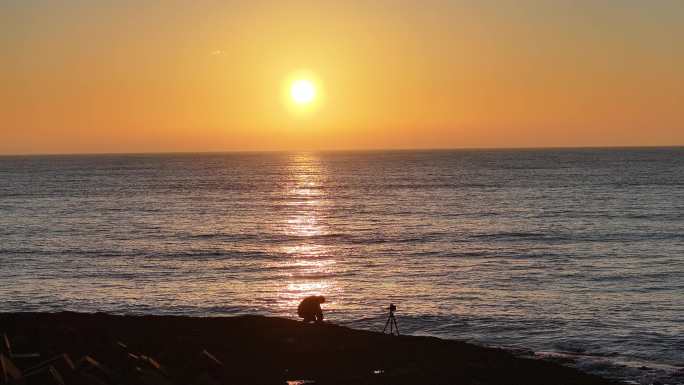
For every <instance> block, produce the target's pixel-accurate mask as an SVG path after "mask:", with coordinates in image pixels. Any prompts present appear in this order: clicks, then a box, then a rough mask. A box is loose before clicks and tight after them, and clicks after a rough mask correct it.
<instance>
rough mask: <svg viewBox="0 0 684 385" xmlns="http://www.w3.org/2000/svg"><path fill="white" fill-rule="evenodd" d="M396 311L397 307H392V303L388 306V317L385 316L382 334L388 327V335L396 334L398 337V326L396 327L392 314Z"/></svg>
mask: <svg viewBox="0 0 684 385" xmlns="http://www.w3.org/2000/svg"><path fill="white" fill-rule="evenodd" d="M396 310H397V307H396V306H394V304H393V303H391V304H390V305H389V316H387V322H385V328H384V329H382V333H383V334H384V333H385V332H386V331H387V326H389V334H390V335H394V333H395V332H396V333H397V335H399V326H397V319H396V318H395V317H394V312H395V311H396Z"/></svg>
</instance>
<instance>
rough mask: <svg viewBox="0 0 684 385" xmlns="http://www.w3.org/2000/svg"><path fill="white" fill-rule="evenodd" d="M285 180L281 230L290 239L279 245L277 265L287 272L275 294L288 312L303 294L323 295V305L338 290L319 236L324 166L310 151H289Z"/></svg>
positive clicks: (331, 260)
mask: <svg viewBox="0 0 684 385" xmlns="http://www.w3.org/2000/svg"><path fill="white" fill-rule="evenodd" d="M288 171H289V174H290V179H289V182H288V183H287V184H286V186H285V189H284V192H283V194H284V197H283V200H284V201H285V202H286V206H287V208H288V209H287V210H285V216H286V217H285V218H284V219H283V221H282V224H283V229H282V231H283V232H284V233H285V234H286V235H287V236H289V237H292V239H293V240H292V241H291V242H290V243H288V244H285V245H283V246H282V247H281V249H280V251H281V252H282V253H283V254H284V255H285V257H284V258H283V260H282V261H279V262H278V265H279V267H280V268H282V269H286V270H287V271H288V273H287V274H286V276H285V277H284V282H283V285H282V288H281V290H280V292H279V295H278V303H277V307H278V310H280V311H283V312H286V313H289V312H292V311H293V309H296V307H297V304H298V303H299V301H301V300H302V299H303V298H304V297H307V296H310V295H323V296H326V298H328V304H327V307H328V308H329V307H330V303H331V302H332V303H334V299H333V297H334V296H335V294H336V293H337V292H338V291H339V288H338V287H337V285H336V280H335V273H336V264H337V261H336V260H335V259H334V257H333V256H332V255H330V248H329V246H327V245H326V244H324V243H322V242H321V240H322V239H321V236H325V235H327V234H329V233H330V230H329V228H328V226H327V225H325V224H324V222H325V221H323V220H322V218H321V216H322V215H324V214H325V208H326V203H327V200H328V196H327V194H326V191H325V170H324V169H323V167H322V166H321V163H320V159H318V158H317V157H316V156H315V155H312V154H298V155H293V156H292V158H291V161H290V164H289V166H288Z"/></svg>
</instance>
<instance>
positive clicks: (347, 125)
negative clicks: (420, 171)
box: [0, 0, 684, 154]
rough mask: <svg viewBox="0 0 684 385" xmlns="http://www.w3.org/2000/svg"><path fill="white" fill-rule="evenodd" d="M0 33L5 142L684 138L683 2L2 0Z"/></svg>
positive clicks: (210, 146) (171, 144)
mask: <svg viewBox="0 0 684 385" xmlns="http://www.w3.org/2000/svg"><path fill="white" fill-rule="evenodd" d="M0 44H1V47H2V57H1V58H0V81H1V82H2V86H1V87H0V154H12V153H81V152H85V153H99V152H159V151H162V152H165V151H232V150H329V149H367V148H451V147H453V148H460V147H547V146H550V147H555V146H651V145H684V1H681V0H671V1H666V0H662V1H657V0H654V1H636V0H622V1H617V0H615V1H611V0H595V1H590V0H572V1H563V0H548V1H531V0H530V1H524V0H515V1H513V0H511V1H506V0H501V1H487V0H484V1H475V0H473V1H450V2H447V1H421V2H417V1H367V2H366V1H352V2H339V1H335V2H332V1H331V2H323V1H303V2H300V1H273V2H258V1H244V2H237V1H236V2H230V1H218V0H217V1H208V0H195V1H182V2H181V1H142V0H141V1H124V0H119V1H95V0H91V1H87V0H82V1H76V0H73V1H65V0H51V1H49V0H45V1H37V0H4V1H2V2H1V3H0ZM301 70H308V71H309V72H310V73H312V74H314V75H315V78H316V81H317V83H318V86H319V87H320V91H321V95H322V96H323V97H322V98H320V99H319V100H318V103H317V105H316V108H315V111H311V112H310V113H308V114H305V115H302V114H297V113H293V111H292V108H291V106H289V105H288V101H286V100H285V98H284V97H283V85H284V84H285V83H284V82H286V81H287V79H289V78H290V77H291V76H292V74H293V73H296V72H298V71H301Z"/></svg>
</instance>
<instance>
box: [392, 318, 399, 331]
mask: <svg viewBox="0 0 684 385" xmlns="http://www.w3.org/2000/svg"><path fill="white" fill-rule="evenodd" d="M392 322H393V323H394V328H395V329H396V330H397V335H399V325H397V319H396V318H392Z"/></svg>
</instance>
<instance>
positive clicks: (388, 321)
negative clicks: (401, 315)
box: [382, 317, 392, 334]
mask: <svg viewBox="0 0 684 385" xmlns="http://www.w3.org/2000/svg"><path fill="white" fill-rule="evenodd" d="M387 325H390V318H389V317H388V318H387V322H385V328H384V329H382V333H383V334H384V333H385V331H386V330H387ZM390 333H392V327H390Z"/></svg>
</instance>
